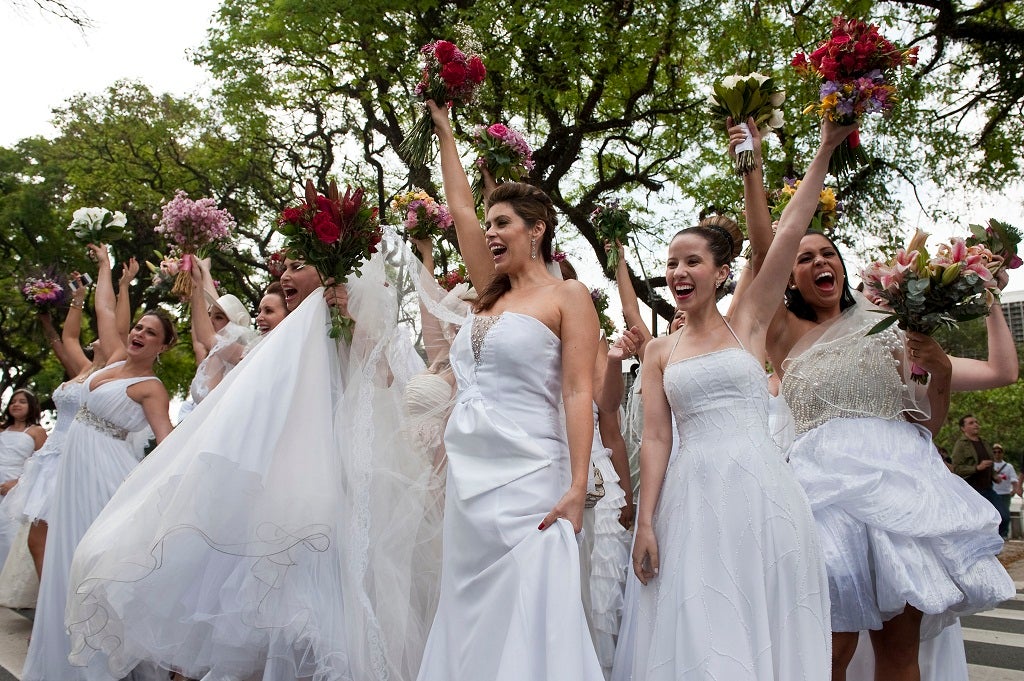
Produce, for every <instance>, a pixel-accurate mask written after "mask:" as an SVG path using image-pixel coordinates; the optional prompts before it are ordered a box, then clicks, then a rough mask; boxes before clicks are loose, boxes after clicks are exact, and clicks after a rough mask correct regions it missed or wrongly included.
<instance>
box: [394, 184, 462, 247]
mask: <svg viewBox="0 0 1024 681" xmlns="http://www.w3.org/2000/svg"><path fill="white" fill-rule="evenodd" d="M391 210H393V211H395V212H396V213H398V217H399V219H400V220H401V221H402V225H403V226H404V227H405V233H406V234H408V235H409V238H411V239H427V240H429V239H433V238H434V236H435V235H438V234H443V233H444V232H445V231H446V230H448V229H449V228H451V226H452V225H453V224H454V222H453V221H452V216H451V213H449V212H448V208H447V207H446V206H445V205H444V204H443V203H438V202H437V201H435V200H434V198H433V197H432V196H430V195H429V194H427V193H426V192H425V191H423V190H422V189H414V190H412V191H408V192H401V193H400V194H398V195H396V196H395V198H394V199H393V200H392V201H391Z"/></svg>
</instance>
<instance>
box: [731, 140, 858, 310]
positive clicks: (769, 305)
mask: <svg viewBox="0 0 1024 681" xmlns="http://www.w3.org/2000/svg"><path fill="white" fill-rule="evenodd" d="M854 129H856V125H848V126H842V127H840V126H838V125H836V124H835V123H832V122H831V121H827V120H825V121H822V126H821V143H820V144H819V145H818V151H817V152H816V153H815V155H814V159H813V160H812V161H811V165H810V166H808V168H807V172H806V174H805V175H804V179H803V180H802V181H801V182H800V186H799V187H798V188H797V190H796V193H795V194H794V195H793V198H792V199H790V201H789V203H788V204H786V208H785V210H783V211H782V216H781V217H780V218H779V229H778V232H777V233H776V235H775V238H774V239H773V240H772V242H771V246H770V247H769V248H768V252H767V253H766V254H765V258H764V262H763V264H762V265H761V268H760V269H759V270H758V271H757V273H756V274H755V276H754V281H753V282H752V283H751V286H750V288H749V289H748V290H747V292H745V293H744V296H743V298H742V299H740V300H738V301H737V303H736V315H737V316H740V315H743V316H744V317H745V318H746V319H748V320H750V322H751V323H752V324H754V325H755V326H757V327H761V328H764V329H767V328H768V325H769V324H770V323H771V320H772V318H773V317H774V316H775V315H776V314H777V312H778V310H779V301H780V300H781V299H782V297H783V294H784V292H785V290H786V284H787V282H788V281H789V277H790V274H791V273H792V271H793V262H794V261H795V260H796V254H797V251H798V250H799V249H800V240H801V239H802V238H803V236H804V234H805V233H806V232H807V225H809V224H810V222H811V218H812V217H814V211H815V210H817V207H818V199H819V197H820V195H821V189H822V187H823V186H824V184H825V175H826V174H827V173H828V163H829V159H830V158H831V157H832V152H833V151H834V150H835V148H836V147H837V146H839V144H840V143H841V142H842V141H843V140H844V139H846V137H847V135H849V134H850V133H851V132H853V131H854Z"/></svg>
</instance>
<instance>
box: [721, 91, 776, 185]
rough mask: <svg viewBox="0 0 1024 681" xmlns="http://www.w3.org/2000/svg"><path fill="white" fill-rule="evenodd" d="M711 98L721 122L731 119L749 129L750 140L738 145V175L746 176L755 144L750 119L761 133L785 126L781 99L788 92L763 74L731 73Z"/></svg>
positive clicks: (751, 167)
mask: <svg viewBox="0 0 1024 681" xmlns="http://www.w3.org/2000/svg"><path fill="white" fill-rule="evenodd" d="M713 89H714V92H713V93H712V94H711V97H710V98H709V102H708V103H709V104H710V107H711V114H712V115H713V116H715V117H716V118H718V119H719V120H721V121H722V122H725V121H727V120H728V119H729V118H732V120H733V122H734V123H735V124H736V125H739V126H742V127H743V128H744V129H746V132H747V139H746V141H745V142H743V143H742V144H740V145H739V146H738V147H736V174H737V175H746V174H747V173H749V172H750V171H751V170H753V169H754V143H753V140H752V138H751V136H750V130H749V129H747V120H748V119H751V118H753V119H754V124H755V125H756V126H757V127H758V129H759V130H760V131H761V135H762V136H763V135H766V134H768V131H769V130H772V129H775V128H781V127H782V110H781V109H780V108H779V107H780V106H782V102H783V101H784V100H785V99H786V91H785V90H783V89H781V88H779V87H778V86H776V85H775V81H774V80H773V79H771V78H769V77H768V76H765V75H763V74H760V73H756V72H755V73H750V74H748V75H746V76H728V77H727V78H725V79H724V80H723V81H722V82H720V83H715V85H714V86H713Z"/></svg>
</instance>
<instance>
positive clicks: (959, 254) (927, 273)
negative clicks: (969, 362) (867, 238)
mask: <svg viewBox="0 0 1024 681" xmlns="http://www.w3.org/2000/svg"><path fill="white" fill-rule="evenodd" d="M927 238H928V235H927V234H926V233H925V232H922V231H920V230H918V231H917V233H916V234H915V235H914V238H913V239H911V241H910V243H909V244H908V245H907V247H906V248H901V249H899V250H898V251H896V254H895V255H893V256H892V257H890V258H889V259H887V260H884V261H877V262H874V263H872V264H871V265H869V266H868V267H866V268H864V269H863V270H862V271H861V279H862V280H863V281H864V294H865V295H866V296H867V298H868V300H870V301H871V302H873V303H875V304H876V305H878V306H879V307H881V308H883V309H882V310H879V312H882V313H883V314H884V315H885V319H883V320H882V321H881V322H879V323H878V324H875V326H873V327H872V328H871V329H870V330H869V331H868V335H871V334H873V333H878V332H879V331H882V330H884V329H887V328H888V327H889V326H891V325H892V324H894V323H895V324H898V325H899V327H900V328H901V329H904V330H909V331H918V332H920V333H924V334H927V335H931V334H933V333H935V331H936V330H937V329H939V328H941V327H945V328H954V327H956V326H957V324H959V323H960V322H963V321H967V320H970V319H977V318H979V317H984V316H986V315H987V314H988V312H989V306H990V305H991V304H992V302H993V301H994V300H995V296H994V294H993V292H992V291H993V289H995V288H996V281H995V278H994V277H993V276H992V272H991V270H990V269H989V264H990V263H991V262H992V253H991V251H989V250H988V249H987V248H985V247H984V246H968V245H967V244H966V242H965V241H964V240H963V239H961V238H959V237H954V238H952V239H950V240H949V243H948V244H941V245H940V246H939V247H938V249H936V252H935V255H934V256H932V257H929V255H928V251H926V250H925V241H926V240H927ZM911 378H913V379H914V380H915V381H917V382H918V383H927V382H928V373H927V372H926V371H924V370H923V369H921V368H920V367H918V366H917V365H916V364H915V365H913V366H912V367H911Z"/></svg>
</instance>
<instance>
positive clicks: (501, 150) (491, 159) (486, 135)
mask: <svg viewBox="0 0 1024 681" xmlns="http://www.w3.org/2000/svg"><path fill="white" fill-rule="evenodd" d="M472 144H473V149H475V150H476V153H477V159H476V162H475V163H476V166H477V168H480V169H481V170H483V169H484V168H486V169H487V170H488V171H489V172H490V173H491V176H492V177H494V181H495V182H499V183H500V182H504V181H506V180H511V181H513V182H519V181H521V180H524V179H526V176H527V175H529V174H530V171H531V170H533V150H532V149H530V145H529V144H527V143H526V139H525V138H524V137H523V135H522V134H521V133H520V132H519V131H518V130H515V129H513V128H510V127H508V126H505V125H502V124H501V123H494V124H493V125H478V126H477V127H476V129H475V130H474V131H473V139H472ZM483 193H484V177H483V172H481V173H480V175H479V176H478V177H477V178H476V179H475V180H474V181H473V196H475V197H476V200H477V203H479V202H480V200H481V197H482V196H483Z"/></svg>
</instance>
